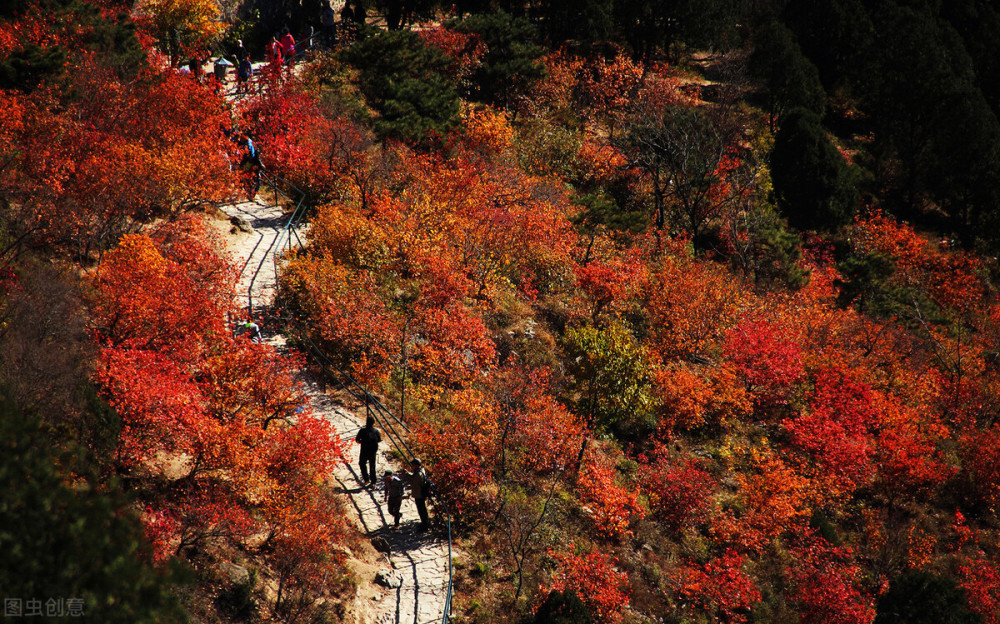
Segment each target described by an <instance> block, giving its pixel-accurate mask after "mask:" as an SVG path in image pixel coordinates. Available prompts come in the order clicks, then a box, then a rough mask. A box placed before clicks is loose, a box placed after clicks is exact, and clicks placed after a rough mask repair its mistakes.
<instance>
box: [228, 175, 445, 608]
mask: <svg viewBox="0 0 1000 624" xmlns="http://www.w3.org/2000/svg"><path fill="white" fill-rule="evenodd" d="M260 173H261V176H262V177H264V178H265V180H267V181H269V182H270V184H271V187H272V190H273V191H274V194H275V204H277V195H278V193H280V194H281V195H283V196H284V197H286V198H287V199H289V200H291V201H296V200H295V198H293V197H291V196H290V195H288V194H287V193H286V192H285V191H283V190H279V189H278V184H279V183H281V184H282V185H284V186H285V187H287V188H289V189H292V190H294V191H296V192H297V193H298V194H299V198H298V200H297V202H296V205H295V209H294V210H293V211H292V214H291V215H290V216H289V218H288V221H286V222H285V225H284V227H283V228H282V230H281V232H279V233H278V236H277V237H275V239H274V241H272V242H271V245H270V246H269V247H268V249H267V251H266V252H265V254H264V259H266V258H267V255H268V254H270V253H272V250H274V251H273V254H274V257H273V260H274V271H275V281H277V276H278V260H279V257H280V254H281V253H283V252H284V251H285V250H287V249H290V248H291V247H292V242H291V241H292V237H293V236H294V237H295V240H296V241H297V242H298V246H299V248H300V249H301V248H303V247H304V246H303V244H302V240H301V239H300V238H299V235H298V232H297V229H296V228H297V226H298V224H299V222H300V221H301V220H302V218H303V217H304V216H305V200H306V193H305V192H304V191H302V190H301V189H299V188H298V187H296V186H295V185H294V184H292V183H290V182H289V181H288V180H285V179H284V178H281V177H279V176H276V175H273V174H270V173H268V172H267V171H266V170H265V169H264V168H263V166H262V167H261V169H260ZM247 262H249V260H248V261H247ZM263 265H264V260H263V259H262V260H261V262H260V263H259V264H258V265H257V269H256V270H255V271H254V274H253V276H252V277H251V278H250V285H249V286H248V287H247V299H248V304H249V311H250V313H251V314H252V313H253V287H254V283H255V282H256V280H257V275H258V274H259V273H260V270H261V268H262V267H263ZM244 268H246V267H245V265H244ZM287 329H288V330H291V331H292V332H293V333H294V335H296V336H297V337H298V338H299V343H300V344H303V345H305V344H306V343H308V352H309V355H310V356H311V357H312V358H313V359H314V360H315V361H316V363H317V364H319V366H320V370H322V371H323V373H324V374H326V375H327V376H328V377H329V378H331V379H333V380H334V381H336V382H337V383H338V384H339V385H340V386H341V387H342V388H343V389H344V390H346V391H347V392H348V393H349V394H350V395H351V396H353V397H354V398H355V400H357V401H362V402H364V404H365V410H366V412H367V415H368V416H371V417H373V418H374V419H375V420H376V422H378V424H379V425H380V426H381V427H382V430H383V431H385V432H386V434H387V437H388V438H389V441H390V442H391V443H392V445H393V446H394V447H395V448H396V452H398V453H399V454H400V455H401V456H402V457H403V459H404V460H406V461H407V463H410V462H411V461H412V460H413V459H414V458H416V455H415V454H414V453H413V451H412V450H411V449H410V447H409V445H407V444H406V441H405V439H404V438H403V435H402V434H401V433H400V432H399V431H397V430H396V426H395V425H394V424H393V423H395V424H396V425H399V427H400V428H401V429H403V430H404V431H406V432H407V433H409V431H410V428H409V426H408V425H407V424H406V423H405V422H403V421H402V420H401V419H400V418H399V417H397V416H396V415H395V414H394V413H393V412H392V411H391V410H389V409H388V408H386V407H385V405H383V404H382V402H381V401H380V400H379V399H378V397H376V396H375V395H374V394H372V393H371V392H370V391H369V390H368V389H367V388H365V387H364V386H362V385H361V384H360V383H358V382H357V380H355V379H354V377H352V376H351V375H350V374H349V373H347V372H346V371H344V370H343V369H341V368H340V367H339V366H337V365H336V364H335V363H334V362H333V360H331V359H330V358H329V357H327V355H326V354H325V353H323V351H322V349H320V348H319V345H317V344H316V343H315V342H314V341H313V340H312V338H311V337H310V336H309V335H308V333H307V332H305V331H304V330H303V329H302V328H300V327H293V326H292V324H291V323H289V324H288V325H287ZM334 371H335V372H334ZM373 408H374V409H373ZM425 470H426V468H425ZM427 473H428V476H429V475H430V471H429V470H428V471H427ZM438 502H440V503H441V505H440V506H441V510H442V511H443V512H444V517H445V526H446V528H447V530H448V591H447V593H446V594H445V608H444V613H443V615H442V618H441V622H442V624H448V621H449V619H450V615H451V600H452V595H453V588H454V560H453V557H452V535H451V511H450V510H449V509H448V503H447V501H444V500H439V501H438Z"/></svg>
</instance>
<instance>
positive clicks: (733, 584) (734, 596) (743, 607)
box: [680, 550, 760, 623]
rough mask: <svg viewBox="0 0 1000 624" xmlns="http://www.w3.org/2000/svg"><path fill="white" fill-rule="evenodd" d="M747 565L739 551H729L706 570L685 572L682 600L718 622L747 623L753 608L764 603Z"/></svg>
mask: <svg viewBox="0 0 1000 624" xmlns="http://www.w3.org/2000/svg"><path fill="white" fill-rule="evenodd" d="M745 561H746V560H745V558H744V557H743V556H742V555H740V554H739V553H737V552H736V551H734V550H726V551H725V552H724V553H723V554H722V556H720V557H718V558H717V559H713V560H711V561H709V562H708V563H706V564H705V565H704V566H700V567H695V568H686V569H683V570H682V571H681V586H680V595H681V597H682V598H683V599H684V600H685V602H687V603H689V604H690V605H694V606H695V607H696V609H698V610H701V611H704V612H706V613H708V614H709V617H710V618H711V619H713V620H715V621H721V622H733V623H739V622H746V621H747V614H748V613H749V611H750V607H752V606H753V605H754V603H756V602H760V592H759V591H758V590H757V587H756V586H755V585H754V584H753V581H751V580H750V579H749V578H748V577H747V576H746V575H745V574H744V573H743V570H742V568H743V564H744V563H745Z"/></svg>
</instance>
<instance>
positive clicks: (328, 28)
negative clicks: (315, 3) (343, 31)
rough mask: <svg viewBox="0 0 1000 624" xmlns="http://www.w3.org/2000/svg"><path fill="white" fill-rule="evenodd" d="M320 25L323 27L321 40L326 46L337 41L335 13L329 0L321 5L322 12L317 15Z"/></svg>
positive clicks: (329, 46)
mask: <svg viewBox="0 0 1000 624" xmlns="http://www.w3.org/2000/svg"><path fill="white" fill-rule="evenodd" d="M319 23H320V26H322V27H323V42H324V44H325V45H326V47H328V48H332V47H333V46H334V44H335V43H336V41H337V14H336V12H334V10H333V6H331V5H330V3H329V2H327V3H326V5H325V6H324V7H323V12H322V13H320V16H319Z"/></svg>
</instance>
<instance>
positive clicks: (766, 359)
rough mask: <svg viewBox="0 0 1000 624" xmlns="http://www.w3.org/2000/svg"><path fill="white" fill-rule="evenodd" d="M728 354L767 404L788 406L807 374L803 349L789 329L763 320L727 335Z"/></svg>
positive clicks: (742, 325)
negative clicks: (803, 361)
mask: <svg viewBox="0 0 1000 624" xmlns="http://www.w3.org/2000/svg"><path fill="white" fill-rule="evenodd" d="M724 350H725V354H726V357H727V358H728V359H729V360H730V361H731V362H732V363H733V364H734V365H735V366H736V369H737V371H739V372H740V374H741V375H742V376H743V378H744V379H745V380H746V383H747V385H748V387H749V388H750V390H751V391H752V392H753V393H754V394H755V395H756V398H757V400H758V401H760V402H762V403H765V404H769V403H770V404H773V403H784V402H786V401H787V400H788V399H789V396H790V393H791V391H792V388H793V387H794V386H795V384H797V383H798V382H799V380H801V379H802V377H803V375H804V374H805V369H804V368H803V363H802V348H801V347H800V346H799V345H798V343H797V342H796V341H795V340H794V338H793V335H792V334H791V332H790V331H789V328H787V327H781V326H778V325H775V324H772V323H770V322H768V321H765V320H762V319H751V318H745V319H743V320H742V321H741V322H740V324H739V325H737V326H736V327H734V328H733V329H731V330H730V331H729V332H728V333H727V334H726V342H725V347H724Z"/></svg>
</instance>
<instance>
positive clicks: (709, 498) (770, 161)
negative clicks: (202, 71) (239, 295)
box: [0, 0, 1000, 624]
mask: <svg viewBox="0 0 1000 624" xmlns="http://www.w3.org/2000/svg"><path fill="white" fill-rule="evenodd" d="M178 2H179V3H180V4H183V5H185V6H186V5H187V4H190V5H191V8H192V13H189V14H188V15H201V13H198V12H197V11H194V9H196V8H199V7H200V9H199V10H202V9H205V7H204V6H202V3H200V2H195V1H194V0H184V1H181V0H178ZM144 6H145V5H144ZM165 6H166V5H163V6H161V5H159V4H155V3H151V4H149V6H146V7H145V8H144V9H143V10H142V11H139V12H138V13H137V14H136V15H134V16H127V15H124V14H121V15H120V12H121V11H120V9H121V7H118V6H116V5H113V4H106V5H101V6H96V5H91V4H89V3H86V2H85V0H73V2H69V0H61V1H60V2H56V1H53V2H46V3H44V4H40V5H36V4H34V3H33V2H32V1H31V0H24V2H21V3H13V4H10V3H9V6H4V7H2V9H0V20H2V22H0V26H2V28H0V34H2V36H0V87H2V88H3V90H2V91H0V98H3V100H4V102H3V109H4V110H5V111H6V113H5V115H4V116H3V118H2V120H0V139H2V141H0V217H2V228H0V271H3V273H2V274H0V277H2V279H0V312H2V314H3V316H2V317H0V343H2V346H0V384H2V387H3V388H4V394H5V395H6V396H9V397H10V401H8V402H5V403H4V408H3V409H4V411H3V417H4V419H5V420H11V421H12V422H15V421H16V422H22V421H25V420H31V421H33V422H35V424H32V425H24V424H23V423H22V424H18V425H17V426H16V427H13V428H12V431H14V432H15V433H14V434H12V435H14V437H15V438H18V437H20V436H27V435H45V436H47V438H48V439H51V440H52V441H53V442H54V443H55V445H56V446H57V447H60V448H64V449H67V450H71V451H72V454H74V457H76V458H75V459H73V460H72V461H70V460H69V459H67V458H61V457H51V458H50V457H40V458H35V459H34V460H33V461H35V462H37V464H38V467H37V470H38V471H42V472H44V474H45V475H46V478H48V479H50V480H52V479H55V480H56V481H59V482H61V483H63V484H64V485H65V486H68V487H69V488H72V489H75V490H76V491H79V492H80V493H81V496H84V493H85V492H86V493H87V495H88V496H89V493H90V492H92V491H93V492H99V493H102V494H103V495H104V496H106V497H107V501H106V502H103V503H101V505H104V507H107V508H109V509H110V508H115V509H119V510H128V513H125V514H124V515H127V516H129V518H130V520H129V521H128V522H125V523H122V524H121V526H119V525H118V524H115V525H114V526H115V527H116V528H115V533H114V535H115V536H116V537H115V538H114V539H116V540H117V539H121V540H133V542H129V543H132V544H134V548H132V549H130V550H129V551H128V552H130V553H133V552H134V554H135V557H136V561H135V563H130V564H129V565H135V566H140V567H141V569H142V570H143V572H142V574H136V575H135V579H136V580H135V583H136V586H137V587H136V588H135V591H139V590H140V589H141V587H146V585H143V584H144V583H148V579H149V578H150V575H153V576H154V577H157V575H158V578H160V579H161V581H162V583H161V584H162V585H164V587H167V588H171V587H172V588H173V589H170V591H164V592H163V595H162V596H159V598H157V600H158V601H157V602H155V604H162V605H163V606H162V609H163V613H164V614H170V615H171V616H173V614H174V613H175V612H176V611H178V610H179V608H178V605H177V604H176V602H177V601H175V600H174V599H173V598H171V596H173V597H178V596H179V597H180V598H181V600H180V603H181V604H182V605H183V606H184V607H185V608H186V609H187V610H188V611H189V612H190V613H191V614H192V615H193V617H194V618H196V619H198V620H208V621H215V620H224V621H254V620H264V621H289V622H291V621H323V620H324V619H325V620H327V621H340V620H342V619H343V618H348V619H349V618H350V613H349V612H348V611H347V610H346V609H345V608H344V607H343V605H342V604H341V603H343V602H344V601H345V600H346V599H347V596H348V595H349V594H350V592H351V591H352V590H353V585H352V583H354V582H356V579H351V578H350V577H349V575H348V574H347V572H346V570H345V567H344V564H343V558H344V552H345V550H346V549H345V548H344V544H345V543H348V542H349V540H350V536H349V533H348V531H347V530H346V528H345V524H344V522H343V513H342V512H341V511H340V510H339V509H338V507H337V504H336V502H335V501H334V499H333V496H332V493H331V491H330V489H329V488H328V487H327V486H326V485H325V484H324V475H326V474H328V470H329V466H330V465H331V463H332V462H335V461H339V460H340V448H339V443H338V441H337V440H336V439H335V436H333V434H332V432H331V430H330V428H329V426H328V425H327V424H326V423H325V422H323V421H322V420H320V419H318V418H316V417H314V416H312V415H311V414H309V413H308V410H306V411H302V410H300V409H299V408H300V406H302V405H303V397H302V391H301V389H300V388H299V387H298V385H297V384H296V383H295V382H294V381H293V378H292V371H294V370H295V369H296V368H297V367H300V366H302V365H303V361H302V360H300V359H297V358H296V357H294V356H290V357H281V356H278V355H277V354H275V353H274V352H273V350H271V349H270V348H269V347H267V346H266V345H257V344H253V343H251V342H250V341H249V340H247V339H245V338H242V337H237V338H233V337H232V336H231V335H230V332H229V331H228V329H227V328H226V326H225V319H226V316H227V313H230V314H232V313H234V312H235V313H238V312H236V311H234V310H233V309H232V308H233V305H234V304H233V303H232V301H233V296H232V295H233V293H232V282H233V273H234V271H233V270H232V268H231V267H230V265H229V264H228V262H227V261H226V259H225V258H223V257H220V256H219V255H218V245H217V244H215V243H213V242H212V239H211V237H210V236H208V234H207V232H208V231H209V230H208V229H207V228H206V227H205V225H204V223H203V218H202V217H201V216H199V215H200V214H202V213H205V212H210V210H208V211H206V210H205V208H206V206H208V205H209V203H210V202H218V201H224V200H233V199H234V198H236V197H237V196H238V195H239V194H240V193H242V192H243V189H244V188H245V185H246V183H247V175H246V172H244V171H242V170H241V168H240V167H238V166H236V165H237V164H238V163H239V161H240V150H239V146H238V145H236V144H235V143H234V142H233V141H229V140H228V139H227V136H232V135H231V132H232V131H233V130H234V129H236V130H238V131H240V132H245V133H248V134H249V135H250V136H251V137H252V138H253V140H254V142H255V144H256V145H258V146H259V147H260V148H261V149H262V153H263V161H264V164H265V166H266V167H267V168H268V169H269V170H270V171H271V172H273V173H275V174H277V175H280V176H282V177H283V178H286V179H287V180H289V181H291V182H292V183H294V184H295V185H296V186H298V187H300V188H302V189H303V190H304V191H305V193H306V195H307V203H308V205H309V212H308V217H307V219H308V222H309V232H308V238H307V240H306V247H305V249H304V250H302V251H301V252H299V253H295V254H289V255H288V256H287V257H285V259H284V261H283V263H282V267H281V275H280V280H279V306H280V314H281V316H282V318H284V319H285V320H287V321H288V322H289V323H294V324H295V325H296V326H297V327H301V328H304V329H305V331H306V332H308V333H309V335H310V336H311V337H312V339H313V340H315V341H316V342H317V343H318V344H319V345H320V346H321V347H322V348H323V350H324V351H325V352H326V353H327V354H328V355H329V356H330V357H331V358H332V359H333V360H334V361H335V362H336V363H337V364H338V365H339V366H341V367H342V368H343V369H345V370H347V371H349V372H350V373H351V375H352V376H354V377H355V378H356V379H357V380H358V381H360V382H361V383H363V384H365V385H366V386H368V387H369V388H371V389H372V390H373V391H375V392H378V393H379V394H381V395H382V396H383V397H384V398H385V400H384V403H385V404H386V405H391V406H394V409H395V410H396V411H397V412H399V413H400V415H401V417H402V418H404V419H405V420H406V421H407V422H408V423H409V424H410V427H411V432H412V433H411V440H410V442H411V443H412V445H413V447H414V449H415V450H416V451H417V452H418V454H419V455H420V456H421V457H422V458H423V459H424V461H425V464H426V465H427V466H428V468H429V469H430V471H431V473H432V474H433V475H434V479H435V484H436V487H437V490H438V496H439V498H440V499H441V501H442V502H446V503H447V504H448V506H449V508H450V510H451V511H452V513H453V516H454V519H455V521H456V531H457V540H458V542H459V544H460V545H461V547H462V549H463V550H464V552H465V556H464V558H463V560H462V561H461V562H460V566H459V569H458V571H457V576H456V584H455V601H454V605H453V609H452V621H454V622H466V623H472V622H482V623H492V622H511V623H524V624H528V623H532V622H534V623H537V624H542V623H546V624H549V623H555V622H586V621H591V622H594V623H597V624H618V623H633V624H639V623H647V622H648V623H653V622H672V623H677V624H680V623H682V622H683V623H696V622H705V623H707V622H767V623H788V624H793V623H798V622H803V623H812V622H824V623H827V622H829V623H832V624H841V623H843V624H854V623H858V624H862V623H863V624H870V623H872V622H875V623H878V624H883V623H890V622H892V623H896V622H899V623H902V622H983V623H990V622H1000V555H998V552H1000V550H998V546H1000V532H998V529H1000V526H998V520H1000V518H998V515H997V504H998V502H1000V479H998V474H997V471H998V465H1000V463H998V460H1000V423H998V416H1000V330H998V323H1000V300H998V292H997V279H998V275H1000V273H998V266H997V262H996V253H997V251H998V248H1000V239H998V238H997V232H998V231H1000V229H998V227H997V226H998V225H1000V196H998V195H997V192H998V189H1000V151H998V150H1000V124H998V121H997V113H998V111H1000V91H998V90H997V89H998V87H997V85H998V84H1000V81H998V80H996V78H997V76H996V75H995V74H996V73H997V71H998V70H997V65H996V59H997V58H1000V56H998V54H997V52H998V51H1000V50H998V49H997V48H998V47H1000V38H998V35H997V33H998V32H1000V30H998V29H997V28H995V26H1000V12H998V11H997V9H995V8H994V6H993V4H992V3H990V2H986V1H985V0H958V1H954V2H947V3H944V2H933V1H928V2H916V1H913V2H911V1H904V0H897V1H892V0H879V1H874V0H873V1H869V0H822V1H819V2H810V3H797V2H781V1H779V2H769V3H749V4H743V3H735V2H725V1H722V0H719V1H712V2H662V1H657V0H651V1H632V2H626V1H624V0H622V1H618V2H615V1H612V0H583V1H582V2H574V3H563V2H559V1H556V0H550V1H547V2H546V1H539V2H530V3H527V4H520V3H504V2H497V3H492V2H466V3H460V4H459V5H457V6H456V7H452V8H450V9H449V7H440V6H437V5H433V4H431V3H417V4H415V5H412V6H410V5H405V7H404V6H403V5H398V4H395V3H394V2H393V1H392V0H386V1H385V2H384V3H382V4H379V5H377V6H375V7H368V8H369V9H370V10H371V9H374V10H375V11H374V13H369V17H370V20H369V21H370V22H371V23H370V24H366V25H364V26H360V27H357V26H351V27H347V25H346V24H340V25H339V30H338V35H337V40H336V43H335V44H334V45H332V46H330V47H329V48H326V47H323V48H320V49H316V50H313V51H311V52H310V54H309V56H308V57H307V60H306V61H304V62H300V66H299V67H298V68H297V69H296V70H295V71H294V72H293V71H291V70H290V69H286V70H280V69H277V68H276V69H275V70H274V71H272V72H268V73H265V77H263V78H262V79H261V81H260V83H259V87H260V88H259V89H255V90H254V92H253V93H252V94H251V95H249V96H246V97H241V98H239V99H238V100H236V101H232V100H226V99H224V98H223V97H221V95H219V94H218V93H217V92H215V90H214V89H213V86H212V83H211V81H207V80H206V81H202V82H198V81H196V80H195V79H193V78H192V77H190V76H187V75H183V74H181V73H179V72H177V71H175V70H174V69H172V68H171V63H170V60H171V59H173V60H177V57H178V56H179V55H180V56H183V54H189V53H191V51H194V50H198V49H200V48H201V47H202V46H205V45H213V46H215V48H214V49H217V50H221V51H228V50H229V49H230V48H229V46H231V44H232V42H233V40H234V39H235V38H236V37H238V36H239V37H242V38H244V39H245V40H246V41H247V42H252V41H254V40H255V39H260V40H263V39H264V38H266V37H269V35H270V31H269V30H268V29H269V28H272V29H274V30H276V29H277V28H279V27H280V26H282V25H284V23H288V24H290V25H292V27H293V29H294V28H297V27H300V26H301V25H306V24H309V23H312V22H313V21H314V20H318V18H317V17H314V16H316V15H318V8H316V7H313V8H310V7H306V6H305V5H304V4H303V5H301V6H300V5H298V4H295V5H292V4H289V5H288V6H284V5H282V4H281V3H277V4H276V6H275V7H272V8H271V9H270V10H273V11H277V9H281V11H277V12H275V13H274V14H273V15H272V14H267V13H261V12H257V13H256V14H255V15H256V17H252V15H254V14H252V13H251V11H252V10H253V9H254V7H253V6H252V3H247V4H246V5H241V6H240V7H222V8H223V9H225V10H226V11H228V13H227V15H230V16H231V17H232V19H233V22H232V23H231V24H228V25H227V29H226V30H224V31H222V30H221V28H220V27H219V25H218V23H217V22H214V21H212V20H208V21H207V22H206V21H205V20H202V19H200V18H198V19H195V18H193V17H190V18H186V19H187V21H186V22H185V21H183V20H181V21H180V22H177V23H173V24H172V25H171V26H170V27H171V28H177V29H178V31H177V32H178V33H179V34H178V36H177V37H173V36H167V34H165V33H166V32H167V31H165V30H163V27H162V23H163V20H166V19H167V18H168V17H170V16H173V17H174V18H176V15H177V14H175V13H171V12H170V11H168V10H167V8H165ZM81 7H86V9H85V10H83V9H81ZM208 8H209V9H212V8H213V7H208ZM313 9H315V10H316V12H315V13H310V11H312V10H313ZM404 9H405V10H404ZM444 9H449V10H448V11H447V12H445V11H444ZM206 10H207V9H206ZM215 10H217V9H215ZM282 11H284V12H283V13H282ZM161 13H162V15H161ZM380 14H384V15H385V16H386V18H387V21H388V22H389V23H391V24H393V26H394V28H392V29H386V28H384V27H383V24H384V22H383V20H382V18H381V15H380ZM303 30H304V28H303ZM296 32H298V31H296ZM230 163H231V164H232V165H230ZM36 301H44V302H47V303H46V305H45V306H37V305H30V302H36ZM61 319H66V320H61ZM39 345H42V346H39ZM46 345H48V346H49V347H46ZM56 347H57V348H56ZM27 363H30V365H28V364H27ZM8 405H9V406H8ZM25 427H28V429H25ZM33 428H37V429H38V431H35V430H34V429H33ZM17 452H18V453H29V451H27V450H25V449H23V448H20V447H19V450H18V451H17ZM29 454H30V453H29ZM14 456H16V455H12V457H14ZM53 463H55V464H58V468H52V467H51V465H52V464H53ZM3 474H5V473H3V472H0V475H3ZM88 484H89V485H88ZM25 491H26V492H28V490H25ZM59 495H60V496H62V494H59ZM19 496H20V494H19ZM31 496H34V495H33V494H30V492H29V493H28V494H24V500H25V501H26V503H25V504H26V505H28V502H27V501H30V500H33V499H32V498H31ZM88 500H89V499H88ZM102 500H103V499H102ZM98 507H100V505H98ZM104 507H101V508H104ZM25 508H27V507H25ZM94 508H95V507H94V504H92V503H88V502H82V503H79V505H63V506H56V507H53V509H54V510H55V511H53V516H54V520H51V522H54V523H55V524H59V523H60V522H63V523H65V524H66V525H67V526H68V525H70V524H71V523H72V518H71V517H68V516H73V515H74V514H81V515H86V514H90V513H94V512H93V510H94ZM132 516H134V519H133V518H132ZM87 517H89V516H87ZM74 526H76V525H74ZM87 526H89V524H88V525H87ZM95 530H96V529H95ZM119 532H121V533H122V537H120V538H119V537H117V535H118V533H119ZM126 534H127V536H126ZM141 534H144V536H143V535H141ZM17 539H18V538H17V536H12V537H8V536H7V534H5V533H0V552H3V548H2V546H3V545H4V540H13V541H15V542H16V541H17ZM25 539H28V538H27V537H25ZM31 539H35V538H31ZM94 561H95V566H99V565H102V564H101V563H100V562H101V561H102V560H101V559H99V558H95V559H94ZM220 561H239V562H242V563H243V564H245V565H246V566H247V567H249V568H251V569H252V571H251V572H250V573H249V575H248V577H249V578H246V579H244V580H241V581H239V582H236V581H233V580H231V579H227V578H226V577H225V575H224V573H223V572H222V571H221V569H220V566H219V562H220ZM181 563H184V564H186V566H187V568H188V569H189V573H188V574H187V575H186V578H185V574H183V573H178V572H176V571H175V572H173V573H168V572H167V570H168V569H169V568H170V567H171V566H173V567H175V568H179V567H182V566H180V564H181ZM81 565H83V564H81ZM105 567H107V566H105ZM190 570H193V573H191V572H190ZM258 574H259V575H260V578H258ZM53 582H57V581H53ZM58 582H62V583H65V582H66V581H65V579H63V580H61V581H58ZM56 586H58V587H62V586H60V585H54V587H56ZM161 589H162V588H161ZM24 591H25V592H28V591H29V590H28V589H25V590H24ZM32 591H36V592H37V591H38V590H32ZM51 591H52V592H53V593H55V590H51ZM65 591H67V592H68V591H69V589H67V590H65ZM88 591H90V590H88ZM106 591H107V592H115V591H119V590H117V589H114V588H109V589H107V590H106ZM94 592H96V593H93V594H87V595H88V596H91V595H93V596H99V595H100V590H94ZM24 597H25V598H28V597H29V596H28V595H27V593H25V596H24ZM92 600H95V601H96V600H97V599H96V598H94V599H92ZM94 604H95V608H96V604H98V603H97V602H94ZM150 604H153V603H150ZM149 617H150V618H151V619H150V620H149V621H162V620H163V619H165V618H166V617H167V615H152V616H149ZM137 618H138V616H136V618H133V621H134V619H137Z"/></svg>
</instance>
